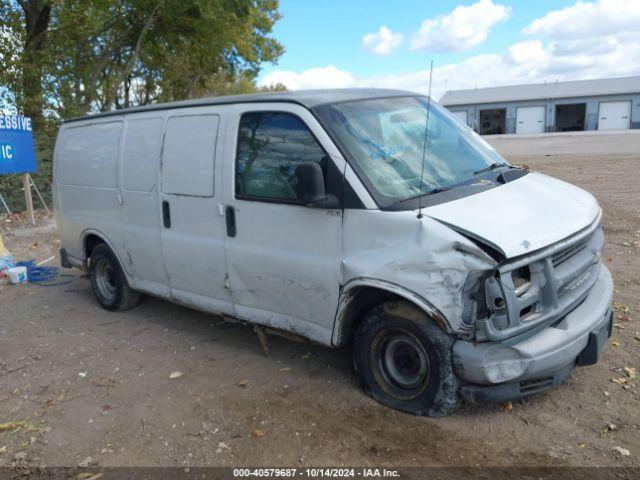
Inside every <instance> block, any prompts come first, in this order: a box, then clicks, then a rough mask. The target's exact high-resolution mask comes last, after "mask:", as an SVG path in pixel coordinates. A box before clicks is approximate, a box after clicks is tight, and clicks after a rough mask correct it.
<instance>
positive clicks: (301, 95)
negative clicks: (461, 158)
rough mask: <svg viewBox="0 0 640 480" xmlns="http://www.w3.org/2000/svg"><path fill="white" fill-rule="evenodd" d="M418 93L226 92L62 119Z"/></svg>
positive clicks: (314, 103)
mask: <svg viewBox="0 0 640 480" xmlns="http://www.w3.org/2000/svg"><path fill="white" fill-rule="evenodd" d="M414 95H418V94H416V93H413V92H408V91H405V90H391V89H381V88H337V89H325V90H298V91H291V92H266V93H252V94H246V95H227V96H223V97H210V98H200V99H195V100H182V101H178V102H168V103H155V104H150V105H143V106H140V107H133V108H124V109H120V110H112V111H109V112H103V113H96V114H93V115H86V116H83V117H76V118H71V119H69V120H66V121H67V122H74V121H77V120H87V119H91V118H102V117H109V116H115V115H122V114H125V113H135V112H148V111H154V110H168V109H171V108H186V107H201V106H205V105H228V104H232V103H264V102H289V103H297V104H299V105H302V106H304V107H307V108H312V107H316V106H318V105H323V104H327V103H336V102H347V101H354V100H365V99H370V98H385V97H406V96H414Z"/></svg>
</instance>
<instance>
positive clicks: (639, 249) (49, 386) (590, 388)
mask: <svg viewBox="0 0 640 480" xmlns="http://www.w3.org/2000/svg"><path fill="white" fill-rule="evenodd" d="M489 141H490V142H491V143H493V144H494V145H495V146H496V148H497V149H498V150H499V151H502V152H504V154H505V156H507V157H508V158H509V159H510V160H512V161H514V162H517V163H526V164H528V165H530V166H531V167H532V168H533V169H535V170H539V171H542V172H544V173H548V174H550V175H553V176H556V177H559V178H562V179H565V180H568V181H570V182H572V183H575V184H577V185H579V186H581V187H583V188H586V189H587V190H589V191H591V192H592V193H593V194H594V195H595V196H596V197H597V198H598V200H599V201H600V203H601V205H602V207H603V209H604V212H605V217H604V222H605V231H606V235H607V242H608V243H607V246H606V249H605V252H604V260H605V262H606V263H607V265H608V266H609V268H610V269H611V270H612V272H613V275H614V278H615V282H616V294H615V302H616V307H617V309H616V310H617V311H616V325H617V326H616V328H615V334H614V337H613V338H612V341H610V342H609V345H608V346H607V348H606V350H605V352H604V358H603V359H602V361H601V362H600V363H599V364H597V365H595V366H591V367H584V368H579V369H576V370H575V371H574V373H573V374H572V375H571V377H570V378H569V379H568V380H567V381H566V382H565V384H564V385H563V386H561V387H559V388H557V389H554V390H552V391H550V392H547V393H545V394H542V395H539V396H537V397H534V398H531V399H529V400H527V401H525V402H519V403H514V404H513V405H502V406H501V405H491V406H481V407H474V406H463V407H462V409H461V410H460V411H459V413H457V414H456V415H454V416H450V417H446V418H441V419H430V418H421V417H414V416H411V415H407V414H402V413H398V412H395V411H392V410H390V409H387V408H385V407H382V406H380V405H378V404H377V403H375V402H374V401H373V400H371V399H369V398H368V397H367V396H365V395H364V394H363V393H361V391H360V390H359V388H358V383H357V379H356V377H355V375H354V372H353V369H352V364H351V351H350V349H349V348H345V349H341V350H329V349H325V348H321V347H318V346H315V345H313V344H310V343H307V342H294V341H291V340H286V339H283V338H279V337H270V347H271V354H270V355H269V356H268V357H265V356H264V354H263V352H262V349H261V347H260V344H259V342H258V340H257V337H256V336H255V334H253V332H252V330H251V329H250V328H248V327H245V326H242V325H237V324H234V323H227V322H225V321H224V320H222V319H221V318H219V317H216V316H214V315H207V314H203V313H199V312H195V311H192V310H189V309H186V308H183V307H180V306H177V305H173V304H171V303H168V302H165V301H162V300H158V299H152V298H146V299H145V300H144V301H143V303H142V304H141V305H140V306H139V307H137V308H136V309H134V310H131V311H129V312H125V313H109V312H107V311H104V310H102V309H100V308H99V307H98V306H97V304H96V302H95V301H94V299H93V296H92V293H91V289H90V285H89V282H88V280H87V279H86V278H84V277H81V276H80V273H79V272H78V271H73V270H72V271H68V272H66V273H68V274H71V275H73V276H75V279H74V278H71V280H74V281H72V282H71V283H68V284H66V285H62V286H58V287H40V286H34V285H26V286H20V287H13V286H7V285H5V286H0V465H16V464H17V465H48V466H75V465H77V464H78V463H83V462H85V463H90V462H95V463H96V464H98V465H101V466H133V465H136V466H240V465H253V466H283V465H288V466H309V465H314V466H318V465H324V466H337V465H352V466H366V465H369V466H443V465H455V466H485V465H496V466H513V465H521V466H526V465H530V466H533V465H536V466H550V465H562V466H583V465H623V466H631V465H636V466H637V465H640V460H639V459H640V435H638V429H639V427H640V408H639V406H638V405H639V403H638V400H639V394H640V390H639V388H638V379H637V378H635V379H634V378H630V377H629V375H630V373H629V372H632V371H631V370H628V371H627V372H625V370H624V368H625V367H628V368H635V369H637V370H640V361H639V358H640V355H639V353H640V341H638V336H639V335H640V333H637V332H639V331H640V301H639V299H640V282H639V275H638V274H639V272H640V261H639V254H640V187H639V186H638V180H639V178H640V177H639V175H638V170H639V169H640V135H633V134H624V135H588V136H587V135H585V136H558V137H553V136H550V137H527V138H522V139H516V138H495V139H489ZM7 220H10V221H7ZM0 225H1V227H0V228H2V234H3V236H4V238H5V242H6V244H7V246H8V247H9V248H10V249H11V250H12V251H13V252H14V253H15V254H16V256H17V257H19V258H21V259H25V258H37V259H46V258H47V257H49V256H51V255H54V254H55V252H56V251H57V249H58V248H59V245H58V241H57V237H56V230H55V224H54V222H53V221H52V220H51V219H50V218H46V217H41V218H40V219H39V225H38V226H37V227H35V228H26V227H24V226H23V225H21V222H20V219H19V218H18V217H13V218H9V219H7V218H4V219H0ZM54 261H55V262H57V261H58V260H57V259H56V260H54ZM178 371H179V372H182V375H181V376H179V378H174V379H170V374H171V373H172V372H178ZM612 379H624V380H622V381H623V382H627V383H625V384H617V383H613V382H612ZM2 422H15V423H13V424H11V423H10V424H8V425H7V424H5V423H2ZM614 447H621V448H622V449H626V450H628V451H629V455H622V454H621V453H619V451H617V450H615V449H614ZM623 452H624V453H627V452H625V451H624V450H623ZM88 457H90V458H88Z"/></svg>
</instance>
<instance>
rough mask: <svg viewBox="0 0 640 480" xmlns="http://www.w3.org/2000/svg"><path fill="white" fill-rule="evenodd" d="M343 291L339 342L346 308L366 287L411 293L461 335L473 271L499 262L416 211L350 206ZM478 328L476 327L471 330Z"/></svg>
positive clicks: (410, 298)
mask: <svg viewBox="0 0 640 480" xmlns="http://www.w3.org/2000/svg"><path fill="white" fill-rule="evenodd" d="M343 232H344V236H343V238H344V244H343V260H342V265H341V276H342V281H341V285H342V286H343V287H342V295H341V299H340V304H339V307H338V312H337V315H336V322H335V325H334V330H333V339H332V340H333V343H334V344H340V342H341V340H342V339H343V338H344V335H345V334H346V330H347V328H346V326H345V312H346V311H347V307H348V305H349V304H350V302H352V301H354V295H353V292H354V291H355V289H357V288H361V287H363V286H368V287H373V288H377V289H379V290H380V291H382V292H391V293H393V294H395V295H398V296H401V297H403V298H406V299H407V300H408V301H410V302H412V303H414V304H415V305H417V306H418V307H420V308H421V309H422V310H423V311H425V313H427V314H428V315H429V316H430V317H431V318H433V319H434V321H435V322H436V323H438V324H440V326H441V328H443V327H444V329H446V330H447V331H448V332H449V333H453V334H455V335H461V334H465V332H468V331H469V330H470V326H469V324H468V322H467V323H465V322H464V321H463V318H462V317H463V310H464V309H465V302H464V301H463V292H465V286H466V285H467V281H468V278H470V274H471V273H472V272H477V271H486V270H490V269H492V268H494V267H495V266H496V261H495V260H493V259H492V258H491V257H490V256H489V255H487V254H486V253H485V252H484V251H482V250H481V249H480V248H478V247H477V246H476V245H475V244H473V243H472V242H471V241H469V240H468V239H466V238H465V237H463V236H462V235H460V234H458V233H456V232H455V231H453V230H452V229H450V228H449V227H447V226H445V225H442V224H441V223H440V222H438V221H436V220H433V219H431V218H429V217H422V218H420V219H418V218H417V217H416V214H415V212H411V211H409V212H385V211H379V210H347V211H345V215H344V223H343ZM471 330H472V329H471Z"/></svg>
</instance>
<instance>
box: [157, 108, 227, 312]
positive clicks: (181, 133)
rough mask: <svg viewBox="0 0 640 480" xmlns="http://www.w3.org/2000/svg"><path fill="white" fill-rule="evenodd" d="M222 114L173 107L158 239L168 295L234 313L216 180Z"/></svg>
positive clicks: (166, 141) (165, 147)
mask: <svg viewBox="0 0 640 480" xmlns="http://www.w3.org/2000/svg"><path fill="white" fill-rule="evenodd" d="M220 123H221V122H220V115H219V112H217V111H216V109H215V108H212V107H207V108H202V109H200V108H198V109H194V108H191V109H187V110H184V111H175V112H172V113H171V115H170V116H169V118H168V119H167V125H166V129H165V136H164V144H163V150H162V167H161V177H162V178H161V195H160V203H161V204H160V210H161V231H162V233H161V238H162V256H163V259H164V266H165V269H166V272H167V275H168V277H169V283H170V285H171V296H172V297H173V298H175V299H176V300H178V301H181V302H183V303H186V304H189V305H192V306H196V307H200V308H203V309H206V310H215V311H220V312H223V313H232V311H233V304H232V303H231V300H230V295H229V292H228V289H226V288H225V284H226V262H225V246H224V243H225V223H224V217H223V216H221V215H220V214H219V205H218V204H219V203H220V202H221V201H222V200H221V188H220V187H219V186H218V185H217V183H218V182H216V154H217V152H216V150H217V148H218V144H219V142H218V131H219V130H220Z"/></svg>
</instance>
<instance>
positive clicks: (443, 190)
mask: <svg viewBox="0 0 640 480" xmlns="http://www.w3.org/2000/svg"><path fill="white" fill-rule="evenodd" d="M453 188H454V187H438V188H434V189H433V190H429V191H428V192H424V193H421V194H420V195H414V196H413V197H407V198H403V199H401V200H396V201H395V202H393V203H391V205H388V207H393V206H394V205H398V204H399V203H402V202H407V201H409V200H415V199H416V198H420V197H423V196H424V197H426V196H428V195H433V194H436V193H442V192H446V191H447V190H452V189H453Z"/></svg>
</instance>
